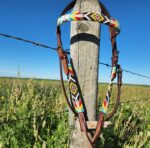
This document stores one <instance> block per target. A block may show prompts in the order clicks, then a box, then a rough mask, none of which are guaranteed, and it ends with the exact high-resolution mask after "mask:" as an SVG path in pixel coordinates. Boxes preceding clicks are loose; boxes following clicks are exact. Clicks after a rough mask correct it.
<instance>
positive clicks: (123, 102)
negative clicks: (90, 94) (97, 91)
mask: <svg viewBox="0 0 150 148" xmlns="http://www.w3.org/2000/svg"><path fill="white" fill-rule="evenodd" d="M149 100H150V98H147V99H137V100H129V101H120V102H119V105H121V104H126V103H134V102H141V101H149ZM114 104H115V102H112V103H110V104H109V105H114Z"/></svg>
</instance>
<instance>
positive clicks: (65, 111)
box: [0, 98, 150, 124]
mask: <svg viewBox="0 0 150 148" xmlns="http://www.w3.org/2000/svg"><path fill="white" fill-rule="evenodd" d="M149 100H150V98H147V99H137V100H128V101H120V102H119V105H121V104H126V103H134V102H141V101H149ZM114 104H115V102H112V103H110V104H109V105H114ZM100 106H101V105H98V107H100ZM68 112H69V110H68V109H65V110H63V111H60V112H50V113H48V114H41V115H36V116H30V117H24V118H18V119H13V120H9V121H6V122H8V123H9V122H15V121H19V120H28V119H32V118H38V117H42V116H49V115H60V114H64V113H68ZM11 115H18V114H17V113H0V117H6V116H11ZM3 123H4V122H0V124H3Z"/></svg>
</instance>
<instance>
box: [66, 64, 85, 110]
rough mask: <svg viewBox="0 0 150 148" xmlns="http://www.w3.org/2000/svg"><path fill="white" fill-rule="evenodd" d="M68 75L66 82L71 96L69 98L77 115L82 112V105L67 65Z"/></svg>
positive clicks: (71, 71) (70, 70) (75, 83)
mask: <svg viewBox="0 0 150 148" xmlns="http://www.w3.org/2000/svg"><path fill="white" fill-rule="evenodd" d="M68 69H69V74H68V79H69V80H68V81H69V90H70V94H71V98H72V101H73V104H74V108H75V111H76V112H77V113H81V112H84V107H83V103H82V100H81V97H80V93H79V88H78V85H77V82H76V79H75V77H74V72H73V70H72V67H71V65H70V64H68Z"/></svg>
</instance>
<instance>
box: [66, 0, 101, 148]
mask: <svg viewBox="0 0 150 148" xmlns="http://www.w3.org/2000/svg"><path fill="white" fill-rule="evenodd" d="M74 10H77V11H80V12H97V13H100V11H101V9H100V6H99V2H98V0H77V3H76V5H75V7H74ZM99 40H100V25H99V23H96V22H90V21H78V22H72V23H71V48H70V49H71V58H72V59H73V64H74V68H75V70H76V73H77V76H78V80H79V84H80V88H81V91H82V96H83V98H84V103H85V106H86V110H87V115H88V119H89V120H90V121H95V120H96V102H97V100H96V99H97V91H98V62H99ZM73 121H74V118H73V117H72V116H71V113H70V121H69V122H70V125H72V124H75V128H74V131H73V134H72V137H71V144H70V148H87V147H88V140H87V137H86V136H85V133H82V132H81V130H80V126H79V122H78V120H76V121H75V122H73Z"/></svg>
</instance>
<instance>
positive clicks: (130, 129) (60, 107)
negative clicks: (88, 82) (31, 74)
mask: <svg viewBox="0 0 150 148" xmlns="http://www.w3.org/2000/svg"><path fill="white" fill-rule="evenodd" d="M106 90H107V84H100V85H99V92H100V93H99V94H98V98H99V100H100V101H99V103H100V104H101V100H102V99H103V98H104V96H105V93H106ZM115 90H116V86H115V87H114V91H113V94H112V102H114V101H115V97H116V91H115ZM121 98H122V100H121V101H129V100H136V99H150V86H134V85H123V87H122V97H121ZM66 108H67V104H66V102H65V99H64V96H63V94H62V90H61V85H60V82H59V81H49V80H40V79H39V80H32V79H17V78H0V148H7V147H9V148H10V147H11V148H14V147H15V148H20V147H27V148H28V147H42V148H46V147H50V148H67V147H68V145H69V135H70V132H71V130H70V128H69V126H68V113H67V112H64V113H62V114H55V113H58V112H62V111H64V109H66ZM149 108H150V100H147V101H138V102H134V103H124V104H121V105H120V107H119V110H118V112H117V113H116V115H115V116H114V118H113V119H112V123H113V125H112V126H111V127H109V128H107V129H105V130H104V131H103V134H102V135H101V138H100V140H99V143H100V146H99V147H104V148H113V147H114V148H122V147H123V148H128V147H129V148H132V147H133V148H138V147H139V148H140V147H143V148H149V147H150V142H149V141H150V109H149ZM110 109H111V107H110ZM26 117H32V118H29V119H24V120H18V119H22V118H26Z"/></svg>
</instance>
